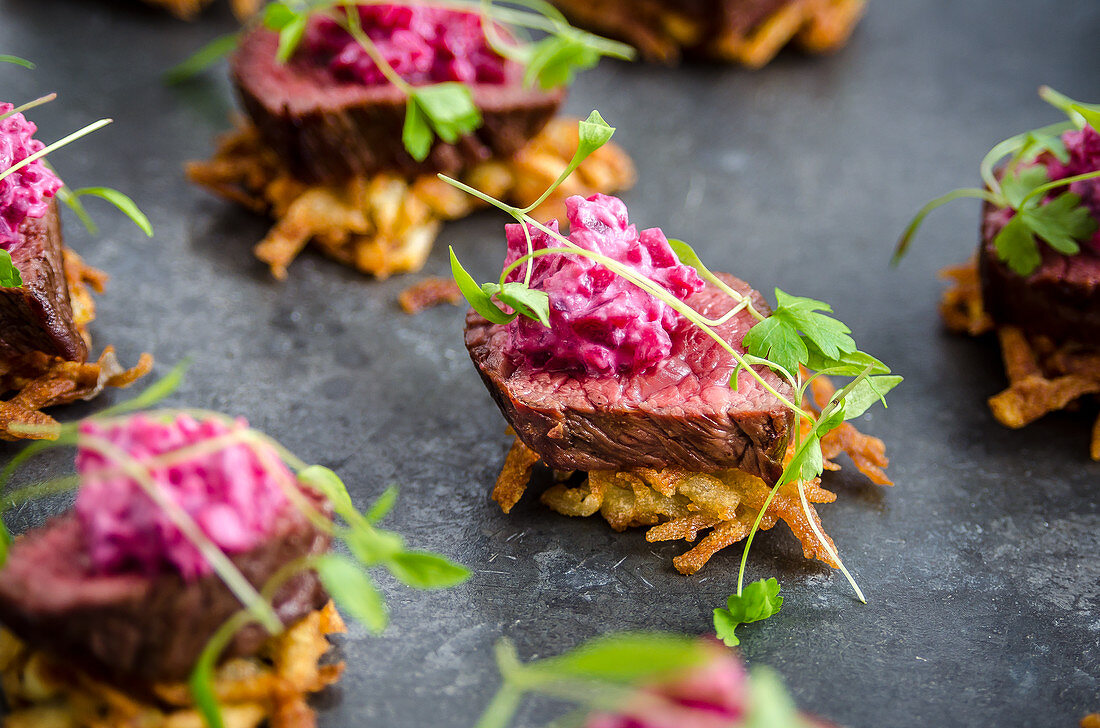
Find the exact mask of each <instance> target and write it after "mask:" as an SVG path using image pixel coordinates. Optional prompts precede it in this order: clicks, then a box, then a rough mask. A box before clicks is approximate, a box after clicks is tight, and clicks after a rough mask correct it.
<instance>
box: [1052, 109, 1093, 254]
mask: <svg viewBox="0 0 1100 728" xmlns="http://www.w3.org/2000/svg"><path fill="white" fill-rule="evenodd" d="M1062 141H1063V142H1064V143H1065V145H1066V152H1067V153H1068V154H1069V160H1068V161H1066V162H1064V163H1063V162H1060V161H1059V160H1057V159H1055V158H1053V157H1052V158H1051V159H1050V161H1049V162H1048V163H1047V170H1048V172H1049V173H1050V178H1051V179H1052V180H1058V179H1065V178H1066V177H1074V176H1076V175H1079V174H1085V173H1086V172H1095V171H1097V170H1100V132H1097V131H1096V130H1095V129H1093V128H1092V127H1091V126H1087V125H1086V126H1085V127H1084V128H1082V129H1080V130H1074V131H1067V132H1066V133H1065V134H1063V135H1062ZM1069 190H1070V192H1075V193H1077V194H1078V195H1080V196H1081V201H1082V202H1083V203H1084V205H1085V207H1087V208H1088V209H1089V211H1090V212H1091V213H1092V217H1093V219H1095V220H1096V221H1097V222H1098V223H1100V177H1094V178H1093V179H1087V180H1082V181H1080V182H1074V183H1073V184H1071V185H1070V186H1069ZM1055 192H1056V193H1060V192H1061V190H1060V189H1059V190H1056V191H1055ZM1087 247H1088V248H1091V251H1092V252H1093V253H1096V254H1098V255H1100V231H1097V233H1096V235H1094V236H1093V238H1092V240H1091V242H1090V245H1089V246H1087Z"/></svg>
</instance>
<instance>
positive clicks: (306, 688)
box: [0, 602, 346, 728]
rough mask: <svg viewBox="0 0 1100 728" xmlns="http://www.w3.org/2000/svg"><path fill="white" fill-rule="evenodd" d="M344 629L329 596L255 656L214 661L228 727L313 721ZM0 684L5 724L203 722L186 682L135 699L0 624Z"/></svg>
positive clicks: (333, 672) (24, 727)
mask: <svg viewBox="0 0 1100 728" xmlns="http://www.w3.org/2000/svg"><path fill="white" fill-rule="evenodd" d="M345 631H346V628H345V627H344V622H343V620H342V619H341V618H340V614H339V613H338V612H337V611H336V608H335V607H334V606H333V604H332V602H329V603H328V604H327V605H325V607H324V608H323V609H320V610H317V611H315V612H313V613H311V614H309V615H308V616H306V617H304V618H303V619H301V620H300V621H298V622H297V623H296V624H294V625H293V626H292V627H290V628H289V629H287V630H286V631H285V632H283V633H282V634H281V635H278V636H276V637H272V638H271V639H269V640H268V641H267V643H266V644H265V645H264V646H263V648H262V650H261V651H260V653H259V654H257V655H256V656H255V657H250V658H235V659H232V660H229V661H227V662H225V663H224V664H222V665H221V667H219V668H218V671H217V673H216V675H215V678H214V692H215V694H216V695H217V697H218V701H219V703H220V704H221V706H222V714H223V717H224V718H225V728H256V727H257V726H260V725H267V726H269V727H270V728H313V726H315V725H316V720H315V716H314V713H313V709H312V708H311V707H310V706H309V703H308V699H309V696H310V695H311V694H313V693H317V692H320V691H321V690H323V689H324V688H325V687H327V686H329V685H332V684H333V683H335V682H336V681H337V680H339V678H340V675H341V673H342V672H343V670H344V665H343V663H325V662H323V661H322V658H323V657H324V656H325V655H326V654H327V653H328V652H329V650H330V648H331V647H332V644H331V643H330V642H329V640H328V635H331V634H338V633H343V632H345ZM0 685H2V686H3V689H4V695H5V696H6V698H7V703H8V707H9V708H10V711H11V712H9V713H8V715H7V716H5V718H4V727H5V728H204V727H205V725H206V723H205V722H204V721H203V719H202V717H201V715H200V714H199V712H198V711H197V710H196V709H195V707H194V703H193V701H192V700H191V693H190V691H189V689H188V687H187V685H185V684H174V685H155V686H153V688H152V691H151V694H152V695H155V699H153V698H149V699H148V700H145V699H140V700H139V699H137V698H134V697H132V696H130V695H127V694H125V693H123V692H121V691H119V690H118V689H117V688H115V687H112V686H109V685H106V684H104V683H102V682H99V681H98V680H96V679H95V678H94V677H93V676H91V675H88V674H87V673H85V672H83V671H81V670H79V669H77V668H75V667H73V666H71V665H67V664H65V663H63V662H60V661H58V660H56V659H54V658H52V657H50V656H48V655H46V654H44V653H42V652H36V651H35V650H33V649H31V648H29V647H27V646H26V645H24V644H23V643H22V642H20V641H19V640H18V639H17V638H16V637H15V636H13V635H12V634H11V633H10V632H8V631H6V630H0Z"/></svg>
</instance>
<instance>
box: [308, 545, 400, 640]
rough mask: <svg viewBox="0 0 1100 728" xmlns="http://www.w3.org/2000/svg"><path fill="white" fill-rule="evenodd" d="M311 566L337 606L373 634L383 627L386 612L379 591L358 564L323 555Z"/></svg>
mask: <svg viewBox="0 0 1100 728" xmlns="http://www.w3.org/2000/svg"><path fill="white" fill-rule="evenodd" d="M314 568H316V570H317V575H318V576H319V577H320V578H321V583H322V584H323V585H324V587H325V591H327V592H328V593H329V595H330V596H331V597H332V599H333V601H335V602H336V604H337V606H339V607H340V608H341V609H343V610H344V611H346V612H347V613H348V614H350V615H351V616H352V617H354V618H355V619H356V620H357V621H358V622H359V623H361V624H362V625H363V626H365V627H366V628H367V629H369V630H370V631H372V632H374V633H376V634H377V633H379V632H381V631H382V630H384V629H385V628H386V624H387V623H388V622H389V613H388V612H387V611H386V603H385V600H383V598H382V593H381V592H380V591H378V587H376V586H375V585H374V582H373V581H372V580H371V578H370V577H369V576H367V574H366V573H365V572H364V571H363V570H362V569H360V568H359V565H358V564H356V563H355V562H353V561H351V560H349V559H347V558H346V557H344V556H340V555H338V554H324V555H323V556H320V557H318V559H317V560H316V562H315V566H314Z"/></svg>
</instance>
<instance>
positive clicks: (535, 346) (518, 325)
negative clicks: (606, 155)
mask: <svg viewBox="0 0 1100 728" xmlns="http://www.w3.org/2000/svg"><path fill="white" fill-rule="evenodd" d="M565 205H566V211H567V217H568V220H569V229H570V232H569V237H568V239H569V240H570V241H572V242H573V243H574V244H576V245H578V246H580V247H582V248H585V249H587V250H591V251H593V252H597V253H601V254H603V255H605V256H607V257H609V258H613V259H615V260H616V261H619V262H621V263H625V264H626V265H628V266H630V267H631V268H632V269H634V270H635V271H637V272H638V273H639V274H641V275H643V276H646V277H647V278H650V279H651V280H654V281H656V282H657V283H659V284H660V285H661V286H663V287H664V288H665V289H666V290H667V291H668V292H669V293H671V294H672V295H673V296H675V297H676V298H678V299H680V300H681V301H682V300H684V299H685V298H687V297H688V296H690V295H691V294H693V293H697V292H698V291H701V290H702V289H703V281H702V279H700V278H699V275H698V274H697V273H696V272H695V269H694V268H691V267H690V266H686V265H683V264H682V263H680V261H679V259H677V257H676V254H675V253H674V252H672V248H671V247H670V246H669V244H668V239H667V238H666V237H665V234H664V233H663V232H661V230H660V229H659V228H649V229H648V230H642V231H641V232H640V233H639V232H638V229H637V228H636V227H635V226H634V225H631V224H629V223H628V221H627V209H626V205H625V204H623V202H622V200H620V199H618V198H617V197H610V196H608V195H600V194H597V195H592V196H591V197H589V198H588V199H585V198H583V197H580V196H573V197H570V198H569V199H568V200H566V203H565ZM547 227H549V228H550V229H552V230H554V231H557V229H558V222H557V220H552V221H550V223H549V224H548V225H547ZM506 236H507V240H508V255H507V258H506V260H505V265H509V264H511V263H513V262H515V261H516V260H518V259H519V258H520V257H521V256H523V255H525V254H526V253H527V239H526V237H525V236H524V234H523V227H522V226H520V225H508V226H506ZM531 242H532V244H533V247H534V249H535V250H540V249H543V248H558V247H562V244H561V243H560V242H558V241H556V240H554V239H553V238H551V237H550V236H549V235H547V234H546V233H543V232H541V231H539V230H536V229H532V230H531ZM525 270H526V266H525V265H521V266H520V267H519V268H517V269H516V270H515V271H513V272H512V273H511V274H509V276H508V280H510V281H516V280H523V277H524V273H525ZM530 287H531V288H534V289H537V290H540V291H545V292H546V293H547V294H548V295H549V298H550V328H546V327H545V326H543V325H542V324H541V323H539V322H537V321H532V320H531V319H528V318H525V317H522V316H521V317H519V318H517V319H516V320H515V321H513V322H512V323H511V324H509V337H508V355H509V357H510V358H512V360H513V361H516V362H522V363H524V364H526V365H527V366H530V367H533V368H536V369H543V370H547V371H570V370H575V371H584V372H587V373H589V374H594V375H599V374H623V373H627V372H639V371H644V370H646V369H648V368H650V367H651V366H653V365H654V364H657V363H658V362H660V361H662V360H663V359H665V358H666V357H668V355H669V353H670V352H671V351H672V333H673V332H674V331H675V330H676V329H677V328H678V327H679V326H681V325H683V323H684V319H683V318H682V317H681V316H680V315H679V314H678V313H676V311H674V310H673V309H672V307H670V306H669V305H668V304H666V303H664V302H663V301H660V300H658V299H657V298H654V297H653V296H651V295H650V294H648V293H646V292H644V291H642V290H641V289H640V288H638V287H637V286H635V285H634V284H633V283H630V282H629V281H627V280H626V279H625V278H623V277H621V276H619V275H618V274H616V273H614V272H612V271H611V270H609V269H608V268H605V267H604V266H602V265H600V264H598V263H595V262H593V261H592V260H590V259H589V258H584V257H581V256H577V255H559V254H551V255H543V256H540V257H537V258H535V259H534V267H533V270H532V275H531V282H530Z"/></svg>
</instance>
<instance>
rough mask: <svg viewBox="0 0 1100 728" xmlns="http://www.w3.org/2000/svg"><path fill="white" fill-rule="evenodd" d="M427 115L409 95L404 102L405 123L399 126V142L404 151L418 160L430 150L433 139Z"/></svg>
mask: <svg viewBox="0 0 1100 728" xmlns="http://www.w3.org/2000/svg"><path fill="white" fill-rule="evenodd" d="M434 138H435V137H434V135H433V134H432V128H431V126H429V124H428V117H426V116H425V115H424V112H423V111H421V110H420V105H419V104H417V103H416V99H415V98H413V97H412V96H410V97H409V98H408V100H407V101H406V102H405V124H404V126H403V127H402V128H401V143H402V144H403V145H404V146H405V151H407V152H408V153H409V155H410V156H411V157H412V158H413V159H415V160H416V161H418V162H423V161H424V160H425V159H427V158H428V154H429V153H430V152H431V151H432V140H433V139H434Z"/></svg>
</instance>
